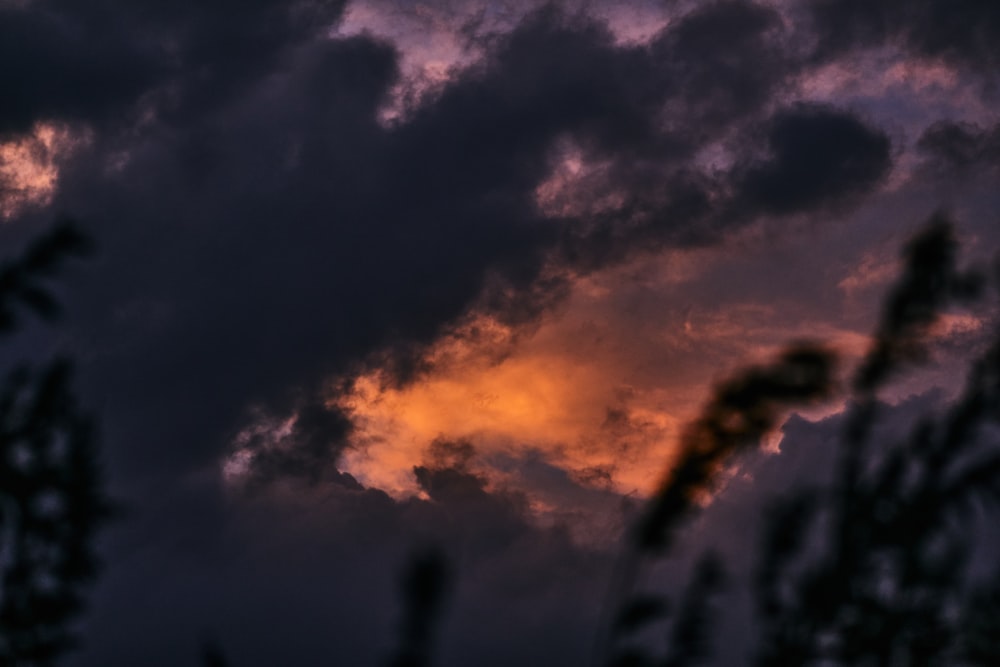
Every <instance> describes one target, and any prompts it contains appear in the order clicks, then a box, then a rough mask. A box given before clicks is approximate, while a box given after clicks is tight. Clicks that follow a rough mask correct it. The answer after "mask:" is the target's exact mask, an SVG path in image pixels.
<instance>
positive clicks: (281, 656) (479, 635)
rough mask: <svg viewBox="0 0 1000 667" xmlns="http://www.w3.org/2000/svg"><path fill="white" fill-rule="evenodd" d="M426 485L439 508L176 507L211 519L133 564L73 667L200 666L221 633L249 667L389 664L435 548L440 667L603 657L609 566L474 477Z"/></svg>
mask: <svg viewBox="0 0 1000 667" xmlns="http://www.w3.org/2000/svg"><path fill="white" fill-rule="evenodd" d="M415 475H416V476H417V478H418V479H419V480H420V481H421V484H422V485H423V486H424V488H425V489H426V490H427V491H428V493H429V495H430V498H428V499H426V500H421V499H418V498H412V499H409V500H405V501H400V502H396V501H393V500H391V499H390V498H388V497H387V496H386V495H385V494H383V493H381V492H379V491H374V490H361V489H358V488H346V487H343V486H329V487H325V488H315V489H314V492H313V493H312V494H309V495H308V497H307V496H298V497H294V498H290V497H288V496H281V495H280V493H279V494H278V495H277V496H275V495H271V492H270V491H269V492H268V493H267V494H265V495H263V496H260V497H259V498H258V499H257V501H255V502H249V503H241V504H239V505H238V506H237V507H234V508H232V509H231V510H230V511H229V512H228V513H227V516H226V520H225V523H224V524H221V525H218V524H216V522H215V520H214V519H213V518H211V517H205V516H204V512H205V505H204V503H205V501H206V500H207V499H206V498H198V499H197V501H196V502H195V503H193V504H192V505H185V506H184V507H175V508H174V509H173V510H172V511H171V515H173V513H174V512H177V511H180V510H182V509H183V510H187V511H192V512H198V514H196V515H194V516H192V517H191V519H190V520H189V521H188V522H187V525H186V526H181V527H179V528H180V529H179V530H175V531H173V533H172V534H173V536H174V539H172V540H170V541H168V542H167V543H165V544H161V545H160V546H159V548H158V549H157V550H156V551H155V552H151V551H150V550H149V549H148V547H147V544H148V543H147V541H146V540H138V541H130V544H129V545H128V546H127V548H125V549H123V553H122V557H121V558H120V559H119V560H118V561H117V564H116V567H114V568H112V569H110V570H109V571H108V573H107V575H106V578H105V583H104V585H103V586H102V587H101V589H100V591H99V592H98V594H97V595H96V597H95V599H94V604H93V606H94V609H93V613H92V614H91V620H90V622H89V624H88V627H87V634H86V637H87V643H86V645H85V649H84V651H82V652H80V653H78V654H76V655H75V656H73V657H72V658H71V660H70V661H69V662H68V664H70V665H107V666H116V665H128V664H134V663H135V662H136V661H141V662H143V664H149V665H153V666H159V665H164V666H166V665H176V664H184V663H186V662H192V661H193V660H194V659H195V658H196V657H197V655H198V641H199V639H200V638H201V637H204V636H206V634H207V635H209V636H211V637H213V639H214V642H215V643H216V644H217V645H218V646H219V647H220V648H221V649H222V650H224V652H225V654H226V656H227V658H228V659H229V660H230V661H231V662H232V664H239V665H246V666H247V667H254V666H256V665H273V664H279V663H282V662H284V663H287V664H293V665H296V666H299V665H301V666H302V667H310V666H311V665H324V664H329V663H330V662H331V661H335V662H336V661H338V660H340V661H343V662H350V663H352V664H372V665H374V664H382V663H383V662H384V661H386V660H387V659H388V658H389V657H390V654H391V647H392V646H393V643H394V642H395V641H396V638H397V636H398V624H399V622H400V619H401V617H402V615H403V612H402V608H401V607H402V605H403V603H404V601H403V599H402V597H401V596H400V595H399V593H398V587H397V585H396V582H397V577H398V575H399V574H400V573H402V572H403V571H404V570H405V568H406V565H407V562H408V560H409V558H410V556H411V554H412V550H413V547H414V545H425V544H433V545H436V547H437V548H438V549H440V553H442V554H444V557H445V558H446V559H447V561H446V562H447V567H448V571H449V572H450V583H449V586H448V588H447V592H446V594H445V595H446V596H445V598H444V600H443V605H442V609H441V612H440V614H439V622H438V627H436V628H432V629H431V630H432V632H433V635H434V645H433V652H434V656H435V660H434V664H441V665H466V664H471V663H476V664H483V665H497V666H498V667H499V666H500V665H505V664H510V662H511V661H513V660H516V661H521V662H527V663H529V664H531V663H538V662H542V663H545V662H546V661H551V660H557V659H559V657H560V656H574V657H576V658H579V659H581V660H582V659H583V658H584V657H585V656H586V655H587V651H588V649H589V644H588V643H587V642H581V641H580V635H579V628H581V627H586V626H587V624H589V623H591V622H592V616H593V610H594V609H596V608H597V605H598V604H599V601H600V598H601V595H602V594H603V582H604V581H605V580H606V576H607V572H608V571H609V569H610V566H611V560H610V557H609V554H607V553H603V552H600V551H595V550H593V549H590V548H582V547H579V546H577V545H576V544H574V542H573V541H572V540H571V539H570V538H569V535H568V533H567V532H566V531H564V530H562V529H560V528H551V529H545V528H539V527H537V526H536V525H534V522H533V521H532V519H531V518H530V516H529V515H528V514H527V513H526V506H525V503H524V498H523V496H521V495H519V494H517V493H511V492H507V491H504V490H502V489H499V490H496V491H490V490H487V489H486V488H485V487H484V483H483V480H482V479H481V478H479V477H477V476H476V475H474V474H472V473H469V472H467V471H464V470H461V469H456V468H450V467H433V466H425V467H420V468H417V469H416V470H415ZM196 495H197V494H196ZM174 501H176V498H174ZM126 521H132V522H139V524H140V525H133V526H131V532H132V533H133V535H134V534H135V533H136V532H141V531H142V530H144V529H145V527H148V528H149V529H154V528H155V523H156V522H149V523H148V524H147V522H148V521H149V519H148V517H146V518H143V517H133V518H131V519H128V518H127V519H126ZM196 523H200V524H204V525H205V526H206V528H208V527H209V526H212V528H209V530H210V531H214V532H212V535H211V538H209V537H208V535H205V534H201V533H200V532H196V533H194V534H191V531H190V526H191V524H196ZM144 526H145V527H144ZM181 534H187V535H188V537H187V539H177V538H178V536H179V535H181ZM123 609H128V610H129V611H128V613H123V611H122V610H123ZM511 637H518V638H520V637H526V638H528V641H511Z"/></svg>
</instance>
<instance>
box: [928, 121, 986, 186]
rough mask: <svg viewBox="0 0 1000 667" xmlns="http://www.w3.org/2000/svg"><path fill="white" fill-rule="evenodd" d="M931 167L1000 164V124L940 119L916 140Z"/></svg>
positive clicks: (962, 169) (943, 169)
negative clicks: (985, 125)
mask: <svg viewBox="0 0 1000 667" xmlns="http://www.w3.org/2000/svg"><path fill="white" fill-rule="evenodd" d="M917 148H918V149H919V150H920V151H921V152H922V153H923V154H924V156H925V157H926V160H927V162H928V163H929V166H931V168H933V169H936V170H938V171H940V172H947V171H952V170H954V171H957V172H959V173H962V174H966V173H968V172H969V171H970V170H971V169H973V168H976V167H980V168H981V167H987V168H993V169H995V168H996V167H997V166H998V165H1000V125H995V126H993V127H987V128H984V127H981V126H979V125H976V124H974V123H957V122H953V121H947V120H943V121H939V122H937V123H934V124H933V125H931V126H930V127H928V128H927V129H925V130H924V133H923V134H922V135H921V136H920V139H919V141H918V142H917Z"/></svg>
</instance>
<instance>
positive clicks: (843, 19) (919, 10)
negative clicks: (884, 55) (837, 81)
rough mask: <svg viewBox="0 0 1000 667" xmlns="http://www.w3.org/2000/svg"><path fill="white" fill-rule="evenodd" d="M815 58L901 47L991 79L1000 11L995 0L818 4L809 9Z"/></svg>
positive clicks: (998, 59) (999, 55) (833, 0)
mask: <svg viewBox="0 0 1000 667" xmlns="http://www.w3.org/2000/svg"><path fill="white" fill-rule="evenodd" d="M807 11H808V14H809V18H810V19H811V22H812V26H811V27H812V28H813V30H814V31H815V33H816V36H817V47H816V55H817V56H818V57H821V58H832V57H835V56H840V55H842V54H843V53H844V52H845V51H850V50H853V49H866V48H873V47H878V46H882V45H885V44H898V45H900V46H901V47H902V48H904V49H906V50H907V51H908V52H909V53H911V54H913V55H915V56H918V57H922V58H927V59H943V60H946V61H950V62H954V63H956V64H959V65H961V66H963V67H965V68H968V69H970V70H973V71H977V72H979V73H981V74H984V75H989V74H990V73H991V72H994V71H996V68H997V65H998V63H1000V50H998V47H997V44H998V43H1000V42H998V37H1000V10H998V9H997V6H996V4H995V3H993V2H990V0H961V1H959V2H948V1H946V0H917V1H916V2H909V1H902V0H892V1H890V2H880V3H877V4H874V3H860V2H853V1H851V0H814V1H813V2H810V3H809V4H808V7H807Z"/></svg>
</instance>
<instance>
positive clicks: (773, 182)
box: [735, 104, 892, 214]
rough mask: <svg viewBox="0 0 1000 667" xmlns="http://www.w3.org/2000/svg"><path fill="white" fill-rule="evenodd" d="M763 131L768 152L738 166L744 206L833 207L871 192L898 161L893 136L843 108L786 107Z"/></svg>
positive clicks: (782, 210)
mask: <svg viewBox="0 0 1000 667" xmlns="http://www.w3.org/2000/svg"><path fill="white" fill-rule="evenodd" d="M763 134H764V136H766V137H767V147H766V153H767V157H765V158H764V159H762V160H760V161H755V162H751V163H749V164H746V165H743V166H742V168H740V169H737V176H736V178H735V180H736V184H737V185H736V187H737V194H736V197H735V199H736V206H737V208H739V209H743V208H744V207H746V208H747V209H749V210H751V211H760V212H763V213H771V214H787V213H796V212H803V211H809V210H814V209H817V208H827V207H831V206H834V205H837V204H839V203H842V202H843V200H845V199H848V198H856V197H857V196H859V195H862V194H866V193H867V192H869V191H871V190H872V189H873V188H874V187H875V186H876V185H877V184H878V183H879V181H880V180H882V179H883V178H884V177H885V176H886V174H887V173H888V171H889V168H890V166H891V163H892V160H891V155H890V143H889V138H888V137H887V136H886V135H885V134H884V133H883V132H881V131H880V130H878V129H876V128H872V127H869V126H868V125H866V124H865V123H863V122H862V121H861V120H860V119H858V118H857V117H856V116H854V115H852V114H850V113H848V112H845V111H841V110H838V109H832V108H828V107H823V106H816V105H805V104H802V105H798V106H794V107H791V108H789V109H784V110H782V111H779V112H778V113H776V114H775V115H774V116H773V117H772V118H770V119H769V120H768V122H767V124H766V126H765V128H764V130H763Z"/></svg>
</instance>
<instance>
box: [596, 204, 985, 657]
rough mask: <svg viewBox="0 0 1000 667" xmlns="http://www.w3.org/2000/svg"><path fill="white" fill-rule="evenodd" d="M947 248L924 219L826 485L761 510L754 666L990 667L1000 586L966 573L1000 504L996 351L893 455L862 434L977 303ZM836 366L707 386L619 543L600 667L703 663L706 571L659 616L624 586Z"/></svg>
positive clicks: (942, 224) (864, 367) (790, 363)
mask: <svg viewBox="0 0 1000 667" xmlns="http://www.w3.org/2000/svg"><path fill="white" fill-rule="evenodd" d="M957 250H958V246H957V242H956V241H955V238H954V235H953V232H952V230H951V225H950V224H949V223H948V221H947V220H946V218H945V217H944V216H943V215H940V214H938V215H935V216H934V217H933V218H932V219H931V221H930V222H929V224H928V226H927V228H926V230H925V231H924V232H923V233H921V234H920V235H919V236H917V237H916V238H915V239H914V240H913V241H912V242H911V243H910V244H909V245H908V246H907V248H906V250H905V259H906V268H905V271H904V274H903V276H902V278H901V280H900V282H899V284H898V285H897V286H896V288H895V289H894V290H893V291H892V292H891V294H890V295H889V297H888V300H887V302H886V307H885V311H884V313H883V318H882V322H881V323H880V325H879V328H878V330H877V331H876V333H875V336H874V340H873V344H872V347H871V349H870V351H869V353H868V354H867V355H866V357H865V358H864V359H863V361H862V362H861V364H860V365H859V367H858V369H857V371H856V373H855V374H854V376H853V378H852V380H851V382H850V386H849V390H848V391H849V396H848V398H849V404H848V405H849V407H848V410H847V414H846V415H845V419H844V423H845V428H844V432H843V433H842V437H841V438H840V442H839V455H840V460H839V463H838V466H837V470H836V471H835V474H836V479H835V481H834V484H833V485H832V487H830V488H829V489H826V488H824V489H820V488H810V487H806V488H800V489H797V490H795V491H793V492H792V493H790V494H788V495H786V496H784V497H781V498H779V499H777V500H776V501H775V502H774V503H773V504H772V506H771V508H770V510H769V514H768V516H767V517H766V526H767V527H766V529H765V531H764V534H763V535H762V536H761V543H760V548H761V553H760V555H759V561H758V565H757V568H756V575H755V581H754V582H753V593H754V597H755V602H756V610H757V614H758V622H759V628H760V632H759V636H758V645H757V648H756V653H755V655H754V656H753V658H752V660H751V662H752V663H753V664H757V665H760V666H761V667H765V666H767V667H771V666H779V665H886V666H889V665H995V664H1000V642H998V641H997V639H996V637H997V636H998V635H997V631H1000V602H998V601H1000V588H998V582H1000V573H998V576H997V577H995V578H994V580H993V581H985V582H979V581H972V580H971V575H970V572H969V567H968V564H969V555H970V553H971V551H972V549H973V546H974V545H973V542H974V538H975V536H976V529H975V527H974V525H973V522H974V521H975V519H976V518H977V514H976V512H975V509H976V508H977V507H982V506H989V505H991V504H992V505H995V504H996V502H997V500H1000V449H998V448H997V443H996V441H995V435H996V434H995V432H993V433H992V434H991V433H990V432H989V431H988V429H989V426H990V425H994V426H995V425H996V424H997V421H998V420H1000V339H997V340H995V341H994V342H993V344H992V346H991V347H989V349H988V350H987V351H986V352H985V353H984V354H983V355H982V356H981V357H980V358H978V359H977V360H975V361H974V362H973V364H972V366H971V370H970V372H969V375H968V380H967V387H966V389H965V391H964V393H963V394H962V395H961V396H960V397H959V398H958V399H957V400H956V401H955V402H954V403H953V404H951V405H950V406H949V407H948V408H947V411H946V412H945V413H944V414H943V415H942V416H940V417H938V418H934V417H932V416H926V417H924V418H923V419H922V420H921V421H920V422H919V423H917V424H916V425H915V426H914V427H913V429H912V431H911V432H910V433H909V434H908V436H907V437H905V438H902V439H901V440H900V441H899V442H881V441H877V440H876V439H875V438H874V437H873V435H872V434H873V432H874V429H875V426H876V425H877V423H878V418H879V412H880V409H881V404H880V403H879V400H878V391H879V390H880V389H882V388H883V387H885V385H886V383H887V382H889V381H890V380H891V379H893V378H894V377H897V376H899V375H902V374H903V373H904V372H905V371H906V370H907V369H908V368H909V367H912V366H913V365H914V364H916V363H919V362H920V361H922V360H924V359H925V358H926V357H927V352H928V344H929V336H930V334H931V329H932V326H933V324H934V323H935V322H936V321H937V319H938V317H939V316H940V315H941V314H942V313H943V311H944V310H945V309H946V308H949V307H952V306H954V305H957V304H962V303H967V302H970V301H973V300H975V299H976V298H977V297H979V296H980V295H981V293H982V292H983V291H984V290H983V287H984V279H983V277H982V275H980V274H978V273H976V272H972V271H969V272H961V271H959V270H958V269H957V268H956V255H957ZM834 363H835V358H834V356H833V354H832V353H830V352H828V351H824V350H822V349H821V348H815V347H813V348H809V347H798V348H795V349H794V350H792V351H791V352H789V353H786V355H785V356H784V357H783V358H782V359H780V360H779V361H778V362H777V363H776V364H775V365H773V366H770V367H768V368H763V369H751V370H750V371H748V372H745V373H744V374H742V375H741V376H739V377H738V378H737V379H735V380H733V381H731V382H729V383H727V384H725V385H723V386H722V387H720V388H719V390H718V391H717V393H716V396H715V398H714V399H713V400H712V401H711V402H710V404H709V406H708V408H707V409H706V411H705V413H704V415H703V416H702V417H701V418H700V419H699V420H698V421H696V422H695V423H694V424H693V425H692V426H691V428H690V429H689V430H688V432H687V434H686V436H685V438H684V440H683V442H682V452H681V455H680V457H679V459H678V461H677V462H676V463H675V464H674V465H673V466H672V468H671V472H670V474H669V476H668V477H667V479H666V480H665V482H664V483H663V484H662V485H661V487H660V489H659V491H658V492H657V493H656V495H655V496H654V497H653V499H652V500H651V501H650V503H649V506H648V508H647V509H646V511H645V514H644V515H643V517H642V519H641V520H640V521H639V523H638V525H637V527H636V529H635V531H634V532H633V533H632V535H631V541H630V546H629V550H628V552H627V556H626V559H625V565H624V566H623V568H622V573H621V577H620V581H619V582H618V584H617V588H616V589H615V592H614V595H615V599H616V600H618V602H616V603H615V604H616V605H617V607H618V609H619V610H618V612H617V616H616V620H615V621H614V622H613V624H612V627H611V630H610V638H609V640H608V641H607V643H606V645H602V646H601V647H599V655H600V656H602V657H601V658H600V660H601V662H603V663H606V664H610V665H615V666H619V667H623V666H625V665H671V666H675V665H687V664H698V663H700V662H703V661H704V659H705V658H706V656H707V655H708V651H709V649H710V647H711V644H712V642H713V640H718V639H719V638H718V637H715V636H713V627H714V623H713V621H712V616H711V614H710V613H709V612H708V609H709V607H710V600H711V597H712V595H713V592H714V591H715V590H717V589H718V584H719V582H720V581H721V580H722V574H721V564H720V563H718V561H716V560H715V559H714V557H712V556H706V557H705V559H703V560H702V562H701V564H700V565H698V566H697V567H696V568H695V573H694V577H693V582H692V584H691V585H690V587H689V589H688V591H687V592H686V593H684V594H683V595H682V598H681V599H682V603H681V604H680V606H679V607H678V609H677V610H676V612H675V613H673V614H670V613H669V612H670V611H671V606H670V604H669V601H668V599H667V598H666V596H664V595H662V594H659V593H658V592H650V591H643V590H637V584H636V582H637V581H638V580H639V578H638V575H637V573H638V571H639V569H640V568H642V567H644V566H648V565H649V564H650V563H651V562H653V561H655V560H657V559H662V558H664V557H666V556H668V555H669V550H670V547H671V545H672V540H673V539H674V538H675V536H676V533H677V531H678V529H679V527H680V526H681V524H682V523H683V520H684V519H685V518H686V517H687V516H689V515H690V514H691V513H692V511H693V510H694V509H696V507H697V500H698V498H699V496H700V495H703V494H704V493H707V492H711V490H712V489H713V488H714V484H715V478H716V473H717V471H718V470H719V468H720V466H721V465H722V464H723V463H724V462H726V461H727V460H730V459H731V458H732V456H733V455H734V454H736V453H737V452H738V451H739V450H741V449H744V448H752V447H754V446H755V445H756V444H757V443H759V442H760V440H761V436H762V435H764V434H765V433H766V432H767V431H769V430H770V429H772V428H774V427H775V425H776V424H777V419H778V418H779V416H780V414H781V412H782V411H784V410H787V409H788V408H790V407H793V406H796V405H799V404H802V403H806V402H811V401H814V400H816V399H819V398H823V397H826V396H829V395H831V392H832V391H833V388H834V387H833V380H834V375H833V373H832V370H833V368H834ZM991 435H992V436H993V439H992V440H990V436H991ZM656 624H665V625H667V626H668V627H670V629H671V634H669V635H668V636H669V637H670V640H669V642H668V646H667V648H666V650H665V651H660V653H661V655H657V652H656V651H654V650H653V649H651V648H650V647H649V646H648V644H647V643H643V642H641V641H640V640H639V639H637V638H638V637H640V635H641V634H642V633H643V632H647V631H648V630H649V629H650V628H653V627H657V626H656ZM661 636H662V635H661Z"/></svg>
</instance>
